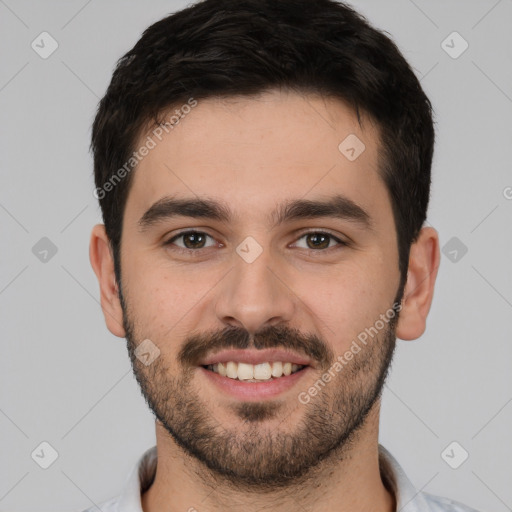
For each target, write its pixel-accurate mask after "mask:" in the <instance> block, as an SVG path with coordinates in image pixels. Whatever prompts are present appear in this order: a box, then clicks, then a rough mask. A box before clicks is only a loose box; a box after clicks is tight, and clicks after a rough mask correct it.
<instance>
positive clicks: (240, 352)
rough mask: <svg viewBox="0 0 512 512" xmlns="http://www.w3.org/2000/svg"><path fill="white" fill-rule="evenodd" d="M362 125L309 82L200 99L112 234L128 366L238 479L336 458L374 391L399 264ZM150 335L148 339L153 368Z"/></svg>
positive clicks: (149, 163) (178, 434)
mask: <svg viewBox="0 0 512 512" xmlns="http://www.w3.org/2000/svg"><path fill="white" fill-rule="evenodd" d="M363 126H364V131H363V129H362V128H361V127H360V126H359V124H358V122H357V119H356V117H355V114H354V113H353V112H352V110H351V109H349V108H348V107H347V106H345V105H344V104H343V103H342V102H340V101H338V100H327V99H325V98H320V97H316V96H300V95H297V94H294V93H279V92H270V93H266V94H264V95H261V96H259V97H257V98H255V97H254V98H242V99H236V100H235V99H230V100H222V101H221V100H204V101H199V102H198V104H197V106H196V107H195V108H194V109H193V110H192V111H191V112H190V113H189V114H188V115H187V116H186V117H184V118H182V119H181V121H180V123H179V124H178V125H176V126H175V127H174V129H173V130H172V131H171V132H170V133H169V134H166V135H165V136H164V137H163V138H162V141H159V142H158V143H157V145H156V147H154V148H153V149H151V151H150V152H149V154H148V155H147V156H146V157H145V158H144V159H143V160H142V161H141V162H140V164H139V166H138V167H137V170H136V171H135V175H134V177H133V178H134V181H133V184H132V188H131V190H130V193H129V197H128V200H127V204H126V209H125V216H124V223H123V233H122V244H121V269H122V279H121V292H122V295H121V303H122V309H123V327H124V330H125V334H126V338H127V340H128V349H129V353H130V357H131V360H132V363H133V368H134V372H135V375H136V377H137V380H138V382H139V383H140V386H141V388H142V392H143V394H144V396H145V398H146V400H147V402H148V404H149V406H150V407H151V409H152V410H153V412H154V414H155V416H156V417H157V419H158V420H159V421H160V422H161V424H162V426H163V427H164V428H165V429H166V430H167V431H168V432H169V434H171V435H172V436H173V438H174V440H175V441H176V442H177V443H178V444H179V445H180V446H181V447H182V448H183V449H184V450H185V451H186V452H188V453H189V454H190V455H192V456H194V457H195V458H196V459H198V460H199V461H201V462H202V463H204V464H205V465H206V466H207V467H209V468H210V470H212V473H214V474H222V475H223V476H224V477H226V478H227V479H228V480H230V481H232V482H234V483H236V484H237V485H244V484H247V485H250V486H252V487H253V488H254V486H262V487H264V486H266V487H267V488H268V487H269V486H274V487H277V486H281V485H286V483H287V482H288V481H290V480H291V479H295V480H296V479H297V478H300V477H301V476H304V475H307V473H308V471H309V470H312V468H314V466H315V465H316V464H318V463H319V462H320V461H321V460H327V459H329V457H330V456H332V454H334V453H337V457H339V456H340V454H342V452H343V447H346V446H348V444H349V442H350V441H351V440H354V439H355V438H356V436H357V435H358V433H359V432H360V431H361V430H363V429H364V428H365V424H366V420H367V419H368V417H369V413H370V411H371V410H372V408H373V409H374V408H375V407H376V405H378V398H379V394H380V392H381V390H382V386H383V382H384V379H385V375H386V372H387V369H388V366H389V363H390V361H391V358H392V354H393V349H394V343H395V324H396V318H397V316H396V315H390V314H389V312H390V311H392V310H391V308H392V307H393V305H394V304H395V303H396V301H397V300H398V301H400V297H398V296H397V292H398V286H399V281H400V275H399V271H398V250H397V239H396V232H395V225H394V220H393V215H392V210H391V203H390V200H389V197H388V194H387V190H386V187H385V185H384V183H383V181H382V180H381V178H380V177H379V174H378V172H377V165H378V151H379V148H378V132H377V129H376V127H375V126H373V125H372V123H371V122H370V121H369V120H368V119H366V120H365V121H364V124H363ZM349 135H351V137H352V138H351V139H348V141H349V142H350V144H348V143H345V145H343V144H342V146H341V149H340V148H339V145H340V143H342V141H344V140H345V139H346V138H347V137H348V136H349ZM354 136H356V137H357V138H358V139H359V141H362V142H363V143H364V146H365V149H364V151H363V152H362V153H360V154H359V155H358V153H359V150H360V148H361V147H362V146H357V145H356V144H355V143H354V141H356V142H357V139H355V138H354ZM144 139H145V137H144ZM347 144H348V147H347ZM351 147H354V151H351V150H350V148H351ZM342 151H343V152H342ZM347 155H348V156H349V157H350V158H347ZM354 156H356V158H355V159H354ZM169 199H172V200H174V202H171V201H167V202H166V200H169ZM187 201H194V203H190V204H188V203H187ZM316 203H321V204H316ZM395 305H396V304H395ZM390 318H391V319H390ZM384 319H385V320H384ZM362 333H366V343H364V344H363V343H362V339H364V338H365V336H364V334H362ZM369 333H371V335H370V334H369ZM143 340H150V342H147V341H146V342H145V343H146V344H147V343H150V345H148V346H149V347H151V349H150V352H151V351H155V350H156V349H158V350H159V355H158V357H157V358H156V359H155V360H154V361H153V362H151V364H149V365H147V366H146V365H145V364H143V363H142V362H141V360H139V359H138V358H137V357H136V349H137V347H138V345H139V344H141V343H142V342H143ZM354 342H355V344H356V345H357V346H358V347H359V350H358V351H356V349H355V348H353V347H354ZM351 347H352V348H351ZM347 352H352V357H350V356H348V355H347ZM155 353H157V352H155ZM336 361H338V364H336ZM290 362H291V363H294V364H296V365H298V366H293V370H297V371H294V373H292V374H291V375H282V371H283V370H284V373H285V374H286V373H288V370H289V367H288V365H286V364H285V365H284V366H283V365H281V366H280V365H279V363H290ZM218 363H222V364H221V365H219V364H218ZM235 363H239V364H238V365H237V364H235ZM249 363H252V364H249ZM211 365H215V366H214V367H213V371H212V366H211ZM301 366H303V367H302V369H301ZM340 366H341V369H340ZM281 367H282V369H281ZM287 367H288V370H287V369H286V368H287ZM224 371H227V372H228V375H227V376H224V375H222V374H223V373H224ZM218 372H220V373H218ZM232 372H234V373H232ZM245 372H252V373H245ZM254 372H256V373H254ZM272 372H274V373H275V375H276V376H274V377H272V378H271V379H269V380H266V379H268V377H269V375H271V373H272ZM327 374H329V375H330V376H331V377H330V378H328V377H325V376H326V375H327ZM229 375H231V377H230V376H229ZM277 375H282V376H277ZM233 376H238V378H236V379H234V378H232V377H233ZM254 377H256V379H254ZM319 379H320V381H322V382H323V384H319ZM254 380H257V382H254ZM315 389H316V392H315V391H314V390H315ZM338 460H339V459H338Z"/></svg>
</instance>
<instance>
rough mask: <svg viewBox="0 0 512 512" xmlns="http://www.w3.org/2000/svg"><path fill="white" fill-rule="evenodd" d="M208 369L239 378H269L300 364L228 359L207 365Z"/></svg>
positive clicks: (280, 374)
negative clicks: (257, 362) (240, 361)
mask: <svg viewBox="0 0 512 512" xmlns="http://www.w3.org/2000/svg"><path fill="white" fill-rule="evenodd" d="M207 368H208V369H209V370H212V371H214V372H215V373H219V374H220V375H222V376H223V377H229V378H230V379H239V380H251V379H256V380H270V379H271V378H272V377H276V378H277V377H282V376H283V375H290V374H291V373H294V372H296V371H297V370H299V369H300V368H302V366H301V365H298V364H294V363H282V362H280V361H275V362H272V363H260V364H247V363H236V362H235V361H229V362H227V363H216V364H210V365H208V366H207Z"/></svg>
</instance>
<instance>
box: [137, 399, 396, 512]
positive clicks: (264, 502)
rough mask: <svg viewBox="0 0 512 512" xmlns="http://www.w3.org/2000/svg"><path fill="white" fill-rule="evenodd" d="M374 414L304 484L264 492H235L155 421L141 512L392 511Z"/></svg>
mask: <svg viewBox="0 0 512 512" xmlns="http://www.w3.org/2000/svg"><path fill="white" fill-rule="evenodd" d="M376 405H378V404H376ZM378 409H379V407H378V406H377V407H376V408H374V409H373V410H372V412H371V413H370V415H369V416H368V417H367V421H366V422H365V425H364V426H363V428H361V430H359V431H358V432H357V435H356V436H355V437H354V439H353V440H352V442H349V443H347V445H345V446H343V447H342V448H341V449H340V450H338V451H337V452H336V453H334V452H333V453H332V454H331V456H330V457H328V458H327V459H325V460H324V461H322V463H320V464H319V465H318V466H317V467H315V468H314V469H313V470H311V472H310V473H308V475H307V476H306V477H305V479H304V480H303V481H301V482H297V484H293V485H290V486H289V487H287V488H284V489H279V490H270V491H265V492H262V491H261V489H258V491H254V492H251V490H248V489H244V490H240V489H239V488H238V489H237V488H236V487H235V486H233V485H232V483H231V482H229V481H226V480H224V479H223V478H221V477H219V476H218V475H214V474H212V473H211V472H210V470H209V469H208V468H206V467H205V466H203V465H202V464H201V463H199V462H198V461H197V460H196V459H195V458H193V457H191V456H189V455H188V454H186V453H185V452H184V451H183V450H182V449H181V448H180V447H179V446H178V445H176V443H175V442H174V440H173V438H172V437H171V436H170V435H169V434H168V433H167V431H165V429H164V428H163V426H162V425H161V423H160V422H158V421H157V423H156V434H157V453H158V464H157V471H156V475H155V480H154V482H153V484H152V486H151V487H150V489H149V490H148V491H146V493H145V494H143V496H142V499H141V502H142V508H143V511H144V512H157V511H158V512H178V511H190V512H194V511H199V512H220V511H229V510H240V509H242V510H246V511H247V512H256V511H258V510H265V509H266V508H268V509H269V510H272V511H274V512H285V511H289V510H295V509H297V508H304V509H305V510H308V511H311V512H317V511H322V512H330V511H332V512H334V511H336V512H349V511H350V512H358V511H363V510H364V511H366V510H380V511H382V512H394V511H395V510H396V500H395V497H394V496H393V494H392V493H391V492H390V491H389V490H388V489H386V487H385V485H384V483H383V481H382V478H381V474H380V469H379V455H378V413H379V410H378ZM298 504H299V505H301V507H300V506H298Z"/></svg>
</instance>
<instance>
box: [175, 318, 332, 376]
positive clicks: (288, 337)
mask: <svg viewBox="0 0 512 512" xmlns="http://www.w3.org/2000/svg"><path fill="white" fill-rule="evenodd" d="M230 348H235V349H248V348H254V349H256V350H262V349H269V348H281V349H288V350H293V351H295V352H298V353H299V354H303V355H306V356H308V357H309V358H311V359H313V360H314V361H316V362H317V363H318V365H319V367H320V368H329V367H330V366H331V365H332V362H333V361H334V357H335V356H334V353H333V351H332V350H331V349H330V348H329V347H328V345H327V344H326V343H325V342H324V341H323V340H322V339H320V338H319V337H318V336H316V335H314V334H307V335H304V334H302V333H301V332H300V331H299V330H298V329H295V328H291V327H287V326H284V325H279V326H267V327H265V328H263V329H261V330H260V331H258V332H256V333H255V334H254V336H251V334H250V333H249V331H247V330H246V329H244V328H243V327H237V326H231V325H230V326H226V327H225V328H224V329H222V330H220V331H214V332H211V333H200V334H196V335H192V336H189V337H188V338H187V340H186V341H185V343H184V344H183V346H182V348H181V349H180V351H179V353H178V361H179V362H180V363H181V364H182V365H184V366H188V365H190V366H198V365H199V361H200V360H201V359H203V358H204V357H206V356H207V355H208V354H209V353H210V352H218V351H220V350H223V349H230Z"/></svg>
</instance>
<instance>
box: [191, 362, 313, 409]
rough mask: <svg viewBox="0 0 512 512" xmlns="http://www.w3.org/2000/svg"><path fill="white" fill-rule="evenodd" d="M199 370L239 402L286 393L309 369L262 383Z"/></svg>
mask: <svg viewBox="0 0 512 512" xmlns="http://www.w3.org/2000/svg"><path fill="white" fill-rule="evenodd" d="M199 370H200V371H201V373H202V374H203V375H204V376H205V377H206V378H207V379H209V381H210V382H212V383H213V384H214V385H216V386H217V387H218V388H219V389H221V390H222V391H223V392H224V393H227V394H229V395H231V396H233V397H235V398H238V399H241V400H253V401H256V400H261V399H265V398H273V397H275V396H278V395H280V394H281V393H284V392H285V391H288V390H289V389H291V388H292V387H293V386H295V385H296V384H297V383H298V382H299V381H300V380H301V379H303V378H304V376H305V375H306V374H307V373H309V371H310V370H311V367H310V366H306V367H305V368H303V369H302V370H299V371H298V372H295V373H292V374H290V375H286V376H283V377H278V378H277V379H270V380H268V381H264V382H247V381H243V380H238V379H230V378H229V377H223V376H222V375H220V374H219V373H215V372H213V371H211V370H207V369H206V368H203V367H202V366H200V367H199Z"/></svg>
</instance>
